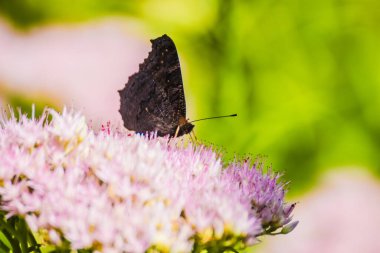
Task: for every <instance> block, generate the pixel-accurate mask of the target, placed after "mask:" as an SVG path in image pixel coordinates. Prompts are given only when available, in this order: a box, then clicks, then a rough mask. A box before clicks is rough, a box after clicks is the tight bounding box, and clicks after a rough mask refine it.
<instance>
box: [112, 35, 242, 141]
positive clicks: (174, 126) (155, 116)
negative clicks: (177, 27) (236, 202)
mask: <svg viewBox="0 0 380 253" xmlns="http://www.w3.org/2000/svg"><path fill="white" fill-rule="evenodd" d="M151 42H152V51H150V52H149V55H148V58H146V59H145V60H144V62H143V63H142V64H140V66H139V71H138V72H137V73H135V74H133V75H132V76H130V77H129V80H128V82H127V83H126V84H125V87H124V89H122V90H120V91H119V94H120V110H119V112H120V114H121V117H122V118H123V121H124V126H125V127H126V128H127V129H129V130H133V131H136V132H139V133H146V132H154V131H157V135H158V136H166V135H169V136H170V137H178V136H182V135H184V134H188V133H190V132H191V131H192V130H193V128H194V125H193V124H191V123H190V122H188V121H187V119H186V102H185V94H184V91H183V82H182V74H181V67H180V64H179V58H178V54H177V49H176V47H175V45H174V42H173V40H172V39H171V38H169V36H167V35H166V34H164V35H163V36H161V37H159V38H157V39H154V40H151ZM229 116H236V114H233V115H229ZM229 116H221V117H229ZM221 117H213V118H221ZM207 119H208V118H207ZM201 120H203V119H201ZM195 121H198V120H195ZM192 122H194V121H192Z"/></svg>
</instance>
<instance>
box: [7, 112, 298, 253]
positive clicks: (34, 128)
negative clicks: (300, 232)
mask: <svg viewBox="0 0 380 253" xmlns="http://www.w3.org/2000/svg"><path fill="white" fill-rule="evenodd" d="M0 153H1V156H0V195H1V206H0V208H1V210H3V211H6V213H7V216H8V217H10V216H14V215H18V216H21V217H24V218H25V220H26V221H27V224H28V226H29V227H30V228H31V229H32V230H33V231H35V232H38V233H43V234H45V235H47V236H48V240H49V241H50V243H51V244H54V245H60V244H61V243H62V242H63V241H68V242H69V243H70V247H71V248H72V249H84V248H90V249H93V250H94V251H96V252H145V251H147V250H148V249H153V248H154V249H157V250H159V251H164V252H192V251H194V247H195V244H197V245H207V243H209V242H212V241H223V240H225V241H226V243H227V240H228V241H229V242H231V238H236V240H235V241H236V242H237V241H239V240H240V241H239V242H240V243H242V244H244V245H250V244H252V243H254V242H255V238H256V237H257V236H259V235H261V234H264V233H266V232H272V231H274V230H275V229H274V228H276V229H277V228H281V227H283V226H286V225H289V222H290V219H291V218H290V214H291V212H292V210H293V207H294V206H293V205H291V206H289V205H286V204H285V203H284V199H283V198H284V189H283V186H282V185H280V184H278V183H277V177H276V176H273V175H272V174H263V173H262V171H261V170H260V169H257V168H256V167H257V165H253V166H250V165H249V163H248V162H247V163H243V164H239V163H235V164H231V165H230V166H229V167H227V168H223V166H222V163H221V161H220V158H219V157H218V155H217V154H216V153H215V152H213V151H212V150H211V149H209V148H205V147H203V146H193V145H187V146H185V145H181V144H180V142H177V141H175V140H170V142H169V144H168V139H166V138H152V136H151V137H150V138H149V137H144V136H141V135H137V134H133V133H130V132H127V131H124V132H122V131H114V130H109V129H108V130H107V131H100V132H95V131H93V130H91V129H90V128H89V127H88V125H87V124H86V121H85V118H84V117H83V116H82V115H81V114H80V113H76V112H74V111H68V110H63V112H62V113H61V114H59V113H57V112H56V111H54V110H47V111H46V113H45V114H44V116H43V117H41V118H40V119H38V120H36V119H34V118H32V119H29V118H27V117H26V116H25V115H21V116H20V118H19V119H16V117H15V116H14V115H12V116H11V117H10V118H9V117H5V116H3V117H1V119H0ZM290 224H291V226H292V227H294V225H292V223H290ZM293 224H294V223H293ZM283 229H284V227H283ZM288 230H289V229H288ZM226 238H227V239H226Z"/></svg>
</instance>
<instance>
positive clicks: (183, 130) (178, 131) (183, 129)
mask: <svg viewBox="0 0 380 253" xmlns="http://www.w3.org/2000/svg"><path fill="white" fill-rule="evenodd" d="M193 128H194V125H193V124H191V123H190V122H189V121H187V119H186V118H185V117H180V118H179V120H178V126H177V127H176V128H175V129H174V131H172V134H171V136H172V137H173V136H174V137H179V136H182V135H184V134H188V133H190V132H191V131H192V130H193ZM173 133H174V134H173Z"/></svg>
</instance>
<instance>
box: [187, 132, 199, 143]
mask: <svg viewBox="0 0 380 253" xmlns="http://www.w3.org/2000/svg"><path fill="white" fill-rule="evenodd" d="M189 136H190V139H191V142H192V143H194V144H197V143H198V139H197V137H196V136H195V133H194V130H192V131H191V132H190V133H189ZM193 136H194V140H193Z"/></svg>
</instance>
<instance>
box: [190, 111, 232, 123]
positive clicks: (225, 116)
mask: <svg viewBox="0 0 380 253" xmlns="http://www.w3.org/2000/svg"><path fill="white" fill-rule="evenodd" d="M236 116H237V114H236V113H235V114H231V115H224V116H217V117H210V118H203V119H197V120H193V121H190V123H193V122H196V121H201V120H206V119H219V118H227V117H236Z"/></svg>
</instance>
